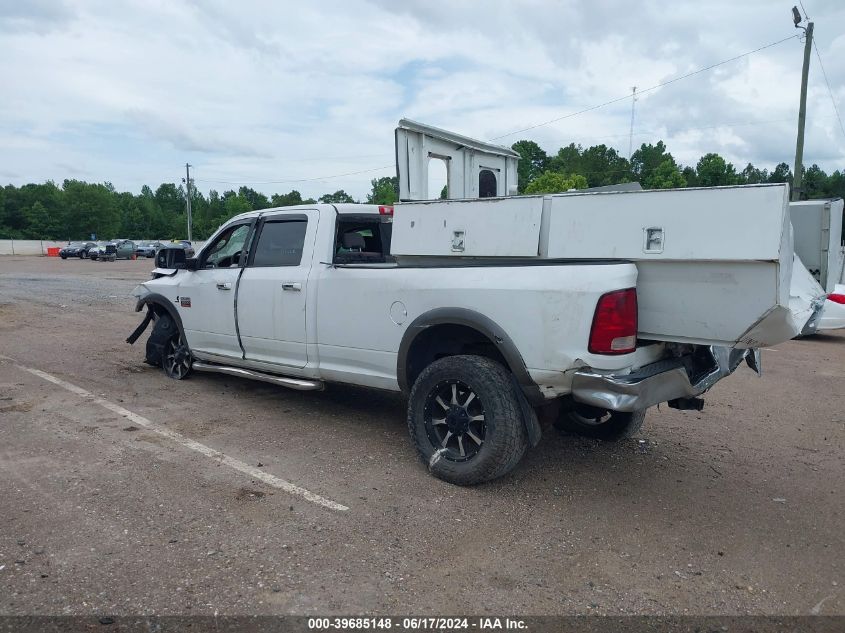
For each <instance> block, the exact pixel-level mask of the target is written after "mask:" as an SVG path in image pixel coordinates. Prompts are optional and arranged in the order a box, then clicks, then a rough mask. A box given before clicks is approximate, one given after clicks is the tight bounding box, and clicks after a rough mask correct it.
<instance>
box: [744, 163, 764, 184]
mask: <svg viewBox="0 0 845 633" xmlns="http://www.w3.org/2000/svg"><path fill="white" fill-rule="evenodd" d="M768 179H769V172H768V170H766V169H757V168H756V167H755V166H754V165H752V164H751V163H748V164H747V165H746V166H745V169H743V170H742V171H741V172H740V173H739V182H740V183H741V184H743V185H756V184H759V183H761V182H766V181H768Z"/></svg>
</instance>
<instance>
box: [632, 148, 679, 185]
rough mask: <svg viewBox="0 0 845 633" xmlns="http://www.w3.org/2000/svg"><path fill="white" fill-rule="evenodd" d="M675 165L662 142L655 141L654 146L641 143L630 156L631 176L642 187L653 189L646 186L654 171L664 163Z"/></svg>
mask: <svg viewBox="0 0 845 633" xmlns="http://www.w3.org/2000/svg"><path fill="white" fill-rule="evenodd" d="M667 160H668V161H671V163H672V164H673V165H676V163H675V159H674V158H673V157H672V154H670V153H669V152H668V151H667V150H666V145H664V144H663V141H657V144H656V145H652V144H651V143H648V144H646V143H643V144H642V145H640V147H639V149H637V150H636V151H635V152H634V153H633V154H631V174H632V175H633V176H634V178H636V179H637V180H638V181H639V182H640V184H642V186H643V187H647V188H649V189H651V188H653V187H651V186H649V185H646V183H647V182H649V179H650V178H651V177H652V174H653V173H654V172H655V170H656V169H657V168H658V167H660V166H661V165H662V164H663V163H665V162H666V161H667Z"/></svg>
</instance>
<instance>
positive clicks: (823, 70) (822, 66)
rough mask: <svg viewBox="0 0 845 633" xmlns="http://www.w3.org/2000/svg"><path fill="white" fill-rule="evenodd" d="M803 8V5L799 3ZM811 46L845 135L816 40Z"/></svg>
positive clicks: (844, 126)
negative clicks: (814, 51)
mask: <svg viewBox="0 0 845 633" xmlns="http://www.w3.org/2000/svg"><path fill="white" fill-rule="evenodd" d="M801 8H802V9H803V8H804V6H803V5H801ZM813 48H814V49H816V57H817V58H818V60H819V67H821V69H822V76H823V77H824V83H825V84H826V85H827V94H829V95H830V102H831V103H832V104H833V111H834V112H835V113H836V119H837V120H838V121H839V129H840V130H842V136H845V125H842V117H841V116H839V108H837V107H836V99H835V98H834V96H833V90H831V88H830V82H829V81H828V80H827V72H825V69H824V64H823V63H822V55H821V53H820V52H819V47H818V46H817V45H816V40H813Z"/></svg>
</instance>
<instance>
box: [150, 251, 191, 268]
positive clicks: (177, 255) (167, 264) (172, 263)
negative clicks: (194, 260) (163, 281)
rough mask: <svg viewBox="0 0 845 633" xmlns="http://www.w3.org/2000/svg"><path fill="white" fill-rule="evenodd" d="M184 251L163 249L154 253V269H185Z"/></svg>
mask: <svg viewBox="0 0 845 633" xmlns="http://www.w3.org/2000/svg"><path fill="white" fill-rule="evenodd" d="M186 261H187V259H186V257H185V249H184V248H181V247H172V248H171V247H167V246H165V247H163V248H160V249H159V251H158V252H157V253H156V268H170V269H179V268H185V267H186V266H185V262H186Z"/></svg>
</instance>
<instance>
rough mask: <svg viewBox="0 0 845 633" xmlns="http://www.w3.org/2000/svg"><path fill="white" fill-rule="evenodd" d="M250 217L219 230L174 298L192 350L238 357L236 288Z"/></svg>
mask: <svg viewBox="0 0 845 633" xmlns="http://www.w3.org/2000/svg"><path fill="white" fill-rule="evenodd" d="M252 226H253V220H245V221H242V222H236V223H233V224H231V225H229V226H227V227H226V228H225V229H223V231H221V232H220V233H219V234H218V235H217V236H216V237H215V238H214V239H213V240H212V241H211V242H210V243H209V244H208V245H207V246H206V247H205V248H203V250H202V252H201V253H200V255H199V262H198V264H197V270H195V271H187V272H186V273H185V274H184V277H183V280H182V281H181V282H180V284H179V286H178V291H179V295H178V297H176V298H175V301H176V306H177V309H178V310H179V315H180V316H181V317H182V325H183V327H184V329H185V336H186V337H187V339H188V345H189V346H190V348H191V349H192V350H195V351H198V352H206V353H209V354H218V355H221V356H234V357H238V358H240V357H241V354H242V353H241V347H240V345H239V344H238V333H237V329H236V328H235V290H236V288H237V284H238V276H239V275H240V273H241V269H242V268H241V266H242V263H243V262H242V259H243V256H244V253H245V252H246V247H247V243H248V242H247V239H248V237H249V235H250V231H251V230H252Z"/></svg>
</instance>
